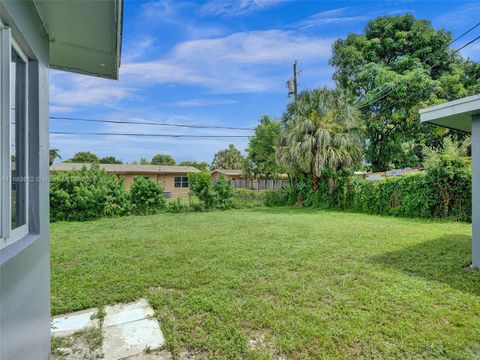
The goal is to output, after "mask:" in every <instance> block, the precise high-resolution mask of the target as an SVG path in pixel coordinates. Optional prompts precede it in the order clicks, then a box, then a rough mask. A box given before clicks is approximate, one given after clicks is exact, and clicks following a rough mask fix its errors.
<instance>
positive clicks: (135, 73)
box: [51, 30, 332, 107]
mask: <svg viewBox="0 0 480 360" xmlns="http://www.w3.org/2000/svg"><path fill="white" fill-rule="evenodd" d="M331 43H332V39H324V38H319V37H312V36H305V35H301V34H298V33H297V32H294V31H281V30H266V31H251V32H238V33H234V34H231V35H228V36H224V37H219V38H215V39H202V40H190V41H185V42H182V43H179V44H178V45H176V46H175V47H174V48H173V49H172V51H171V52H170V53H169V54H167V55H166V56H164V57H162V58H160V59H158V60H152V61H143V62H141V61H137V62H134V61H131V62H127V63H124V64H123V65H122V66H121V68H120V80H119V81H118V82H115V81H111V80H105V79H100V78H95V77H88V76H83V75H76V74H67V73H61V72H52V81H51V94H52V96H51V103H52V105H54V106H62V107H65V106H68V107H74V106H92V105H108V106H115V105H116V104H118V103H120V102H122V101H126V100H137V101H138V100H141V98H140V97H139V94H140V90H141V89H145V88H147V87H150V86H154V85H158V84H165V85H166V84H183V85H194V86H198V87H201V88H204V89H207V90H209V91H210V92H212V93H248V92H251V93H252V92H253V93H255V92H281V91H284V90H285V80H286V77H288V75H289V73H290V64H291V62H292V61H293V60H295V59H299V60H301V61H302V62H303V64H305V65H306V66H307V67H312V71H313V69H314V68H315V67H317V68H318V67H322V68H325V67H327V68H328V63H327V62H328V58H329V57H330V49H331ZM281 73H285V77H279V74H281ZM325 80H328V78H325Z"/></svg>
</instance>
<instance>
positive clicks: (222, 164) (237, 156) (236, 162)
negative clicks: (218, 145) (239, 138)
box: [211, 144, 245, 170]
mask: <svg viewBox="0 0 480 360" xmlns="http://www.w3.org/2000/svg"><path fill="white" fill-rule="evenodd" d="M244 161H245V159H244V157H243V156H242V153H241V152H240V151H239V150H238V149H237V148H236V147H235V145H233V144H230V145H228V149H225V150H221V151H219V152H217V153H216V154H215V156H214V157H213V161H212V166H211V168H212V169H224V170H229V169H230V170H231V169H241V168H242V166H243V162H244Z"/></svg>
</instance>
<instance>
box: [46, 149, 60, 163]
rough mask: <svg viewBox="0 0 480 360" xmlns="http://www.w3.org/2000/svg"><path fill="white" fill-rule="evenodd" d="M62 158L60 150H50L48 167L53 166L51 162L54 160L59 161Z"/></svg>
mask: <svg viewBox="0 0 480 360" xmlns="http://www.w3.org/2000/svg"><path fill="white" fill-rule="evenodd" d="M61 158H62V157H61V156H60V150H58V149H50V153H49V157H48V161H49V163H50V165H52V164H53V162H54V161H55V159H61Z"/></svg>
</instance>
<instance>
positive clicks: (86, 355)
mask: <svg viewBox="0 0 480 360" xmlns="http://www.w3.org/2000/svg"><path fill="white" fill-rule="evenodd" d="M102 341H103V339H102V332H101V331H100V330H99V329H87V330H82V331H79V332H77V333H75V334H73V335H71V336H66V337H52V346H51V354H50V360H95V359H101V358H103V353H102Z"/></svg>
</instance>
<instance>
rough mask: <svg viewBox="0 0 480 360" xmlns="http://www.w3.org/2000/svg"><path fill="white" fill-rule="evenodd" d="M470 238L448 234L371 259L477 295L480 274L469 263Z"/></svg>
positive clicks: (479, 293) (478, 293) (479, 290)
mask: <svg viewBox="0 0 480 360" xmlns="http://www.w3.org/2000/svg"><path fill="white" fill-rule="evenodd" d="M471 241H472V238H471V236H466V235H450V236H444V237H441V238H438V239H435V240H430V241H426V242H423V243H421V244H418V245H415V246H410V247H406V248H403V249H402V250H399V251H393V252H388V253H385V254H382V255H379V256H374V257H372V258H371V259H372V261H374V262H376V263H380V264H382V265H386V266H389V267H392V268H395V269H398V270H400V271H402V272H404V273H406V274H408V275H413V276H420V277H422V278H424V279H426V280H428V281H435V282H440V283H444V284H447V285H449V286H450V287H452V288H454V289H457V290H460V291H463V292H468V293H471V294H473V295H476V296H480V271H478V270H471V269H469V268H468V267H467V265H469V264H470V263H471Z"/></svg>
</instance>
